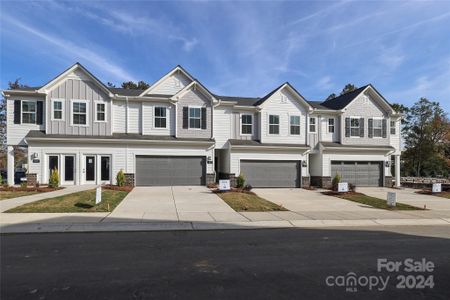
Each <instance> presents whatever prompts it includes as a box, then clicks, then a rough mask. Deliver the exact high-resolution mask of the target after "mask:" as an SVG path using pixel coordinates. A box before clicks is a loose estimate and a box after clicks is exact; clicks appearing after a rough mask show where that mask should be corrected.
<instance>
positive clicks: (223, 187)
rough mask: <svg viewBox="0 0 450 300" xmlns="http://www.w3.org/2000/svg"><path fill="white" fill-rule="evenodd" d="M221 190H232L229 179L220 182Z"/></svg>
mask: <svg viewBox="0 0 450 300" xmlns="http://www.w3.org/2000/svg"><path fill="white" fill-rule="evenodd" d="M219 190H221V191H229V190H230V180H229V179H221V180H219Z"/></svg>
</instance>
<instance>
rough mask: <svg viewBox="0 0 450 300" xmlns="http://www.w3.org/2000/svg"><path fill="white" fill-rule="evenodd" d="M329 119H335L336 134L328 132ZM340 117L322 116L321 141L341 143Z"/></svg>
mask: <svg viewBox="0 0 450 300" xmlns="http://www.w3.org/2000/svg"><path fill="white" fill-rule="evenodd" d="M328 119H334V133H330V132H328ZM339 120H340V117H339V116H333V115H320V122H319V123H320V128H319V134H320V140H321V141H324V142H338V141H339V131H340V127H339V125H340V124H339Z"/></svg>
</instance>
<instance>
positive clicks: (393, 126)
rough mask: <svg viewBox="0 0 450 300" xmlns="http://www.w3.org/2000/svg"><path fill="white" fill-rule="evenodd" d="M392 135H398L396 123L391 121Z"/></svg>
mask: <svg viewBox="0 0 450 300" xmlns="http://www.w3.org/2000/svg"><path fill="white" fill-rule="evenodd" d="M391 134H396V133H395V121H391Z"/></svg>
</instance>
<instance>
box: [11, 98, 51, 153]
mask: <svg viewBox="0 0 450 300" xmlns="http://www.w3.org/2000/svg"><path fill="white" fill-rule="evenodd" d="M14 100H31V101H42V102H44V108H43V109H44V111H45V109H46V106H48V105H47V103H45V98H44V97H32V96H11V97H9V98H8V99H7V101H6V126H7V135H6V139H7V141H6V143H7V144H8V145H11V146H13V145H26V143H25V140H24V138H25V136H26V135H27V134H28V132H29V131H30V130H45V123H46V120H47V116H46V114H43V122H42V125H38V124H14Z"/></svg>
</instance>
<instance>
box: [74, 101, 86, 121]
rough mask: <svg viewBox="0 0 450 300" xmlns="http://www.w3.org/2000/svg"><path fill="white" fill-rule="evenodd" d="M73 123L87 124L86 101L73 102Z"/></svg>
mask: <svg viewBox="0 0 450 300" xmlns="http://www.w3.org/2000/svg"><path fill="white" fill-rule="evenodd" d="M72 124H73V125H87V107H86V102H80V101H74V102H72Z"/></svg>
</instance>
